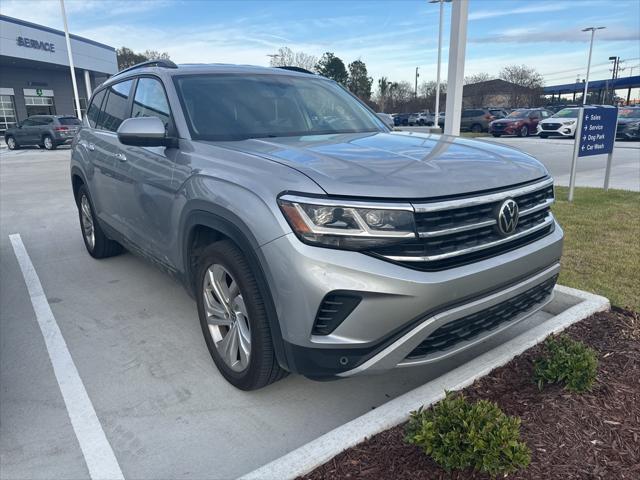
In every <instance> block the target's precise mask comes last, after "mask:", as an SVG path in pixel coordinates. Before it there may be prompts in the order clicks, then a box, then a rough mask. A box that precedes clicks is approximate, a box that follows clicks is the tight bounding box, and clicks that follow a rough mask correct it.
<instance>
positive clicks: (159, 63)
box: [113, 59, 178, 77]
mask: <svg viewBox="0 0 640 480" xmlns="http://www.w3.org/2000/svg"><path fill="white" fill-rule="evenodd" d="M143 67H162V68H178V66H177V65H176V64H175V63H173V62H172V61H171V60H159V59H158V60H147V61H146V62H141V63H136V64H135V65H134V66H132V67H129V68H125V69H124V70H120V71H119V72H118V73H116V74H115V75H113V76H114V77H115V76H116V75H120V74H121V73H124V72H129V71H131V70H135V69H136V68H143Z"/></svg>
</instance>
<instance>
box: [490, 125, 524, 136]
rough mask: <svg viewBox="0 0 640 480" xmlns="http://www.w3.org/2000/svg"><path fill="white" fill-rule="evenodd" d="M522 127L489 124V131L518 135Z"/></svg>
mask: <svg viewBox="0 0 640 480" xmlns="http://www.w3.org/2000/svg"><path fill="white" fill-rule="evenodd" d="M520 128H521V127H517V126H515V125H505V126H503V127H499V126H497V125H489V133H498V134H500V135H517V134H518V131H519V130H520Z"/></svg>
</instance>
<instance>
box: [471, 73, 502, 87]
mask: <svg viewBox="0 0 640 480" xmlns="http://www.w3.org/2000/svg"><path fill="white" fill-rule="evenodd" d="M494 78H495V77H494V76H493V75H491V74H489V73H486V72H480V73H474V74H473V75H467V76H466V77H464V84H465V85H469V84H472V83H481V82H487V81H489V80H493V79H494Z"/></svg>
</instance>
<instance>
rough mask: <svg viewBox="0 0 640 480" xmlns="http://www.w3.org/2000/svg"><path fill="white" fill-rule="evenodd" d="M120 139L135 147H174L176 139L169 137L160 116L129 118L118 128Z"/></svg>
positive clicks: (121, 141) (125, 143)
mask: <svg viewBox="0 0 640 480" xmlns="http://www.w3.org/2000/svg"><path fill="white" fill-rule="evenodd" d="M118 140H120V143H122V144H124V145H132V146H134V147H172V146H174V145H175V139H174V138H170V137H167V133H166V131H165V128H164V123H162V120H160V119H159V118H158V117H138V118H127V119H126V120H125V121H124V122H122V123H121V124H120V128H118Z"/></svg>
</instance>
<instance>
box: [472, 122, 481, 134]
mask: <svg viewBox="0 0 640 480" xmlns="http://www.w3.org/2000/svg"><path fill="white" fill-rule="evenodd" d="M471 131H472V132H473V133H482V125H480V124H479V123H474V124H473V125H471Z"/></svg>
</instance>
